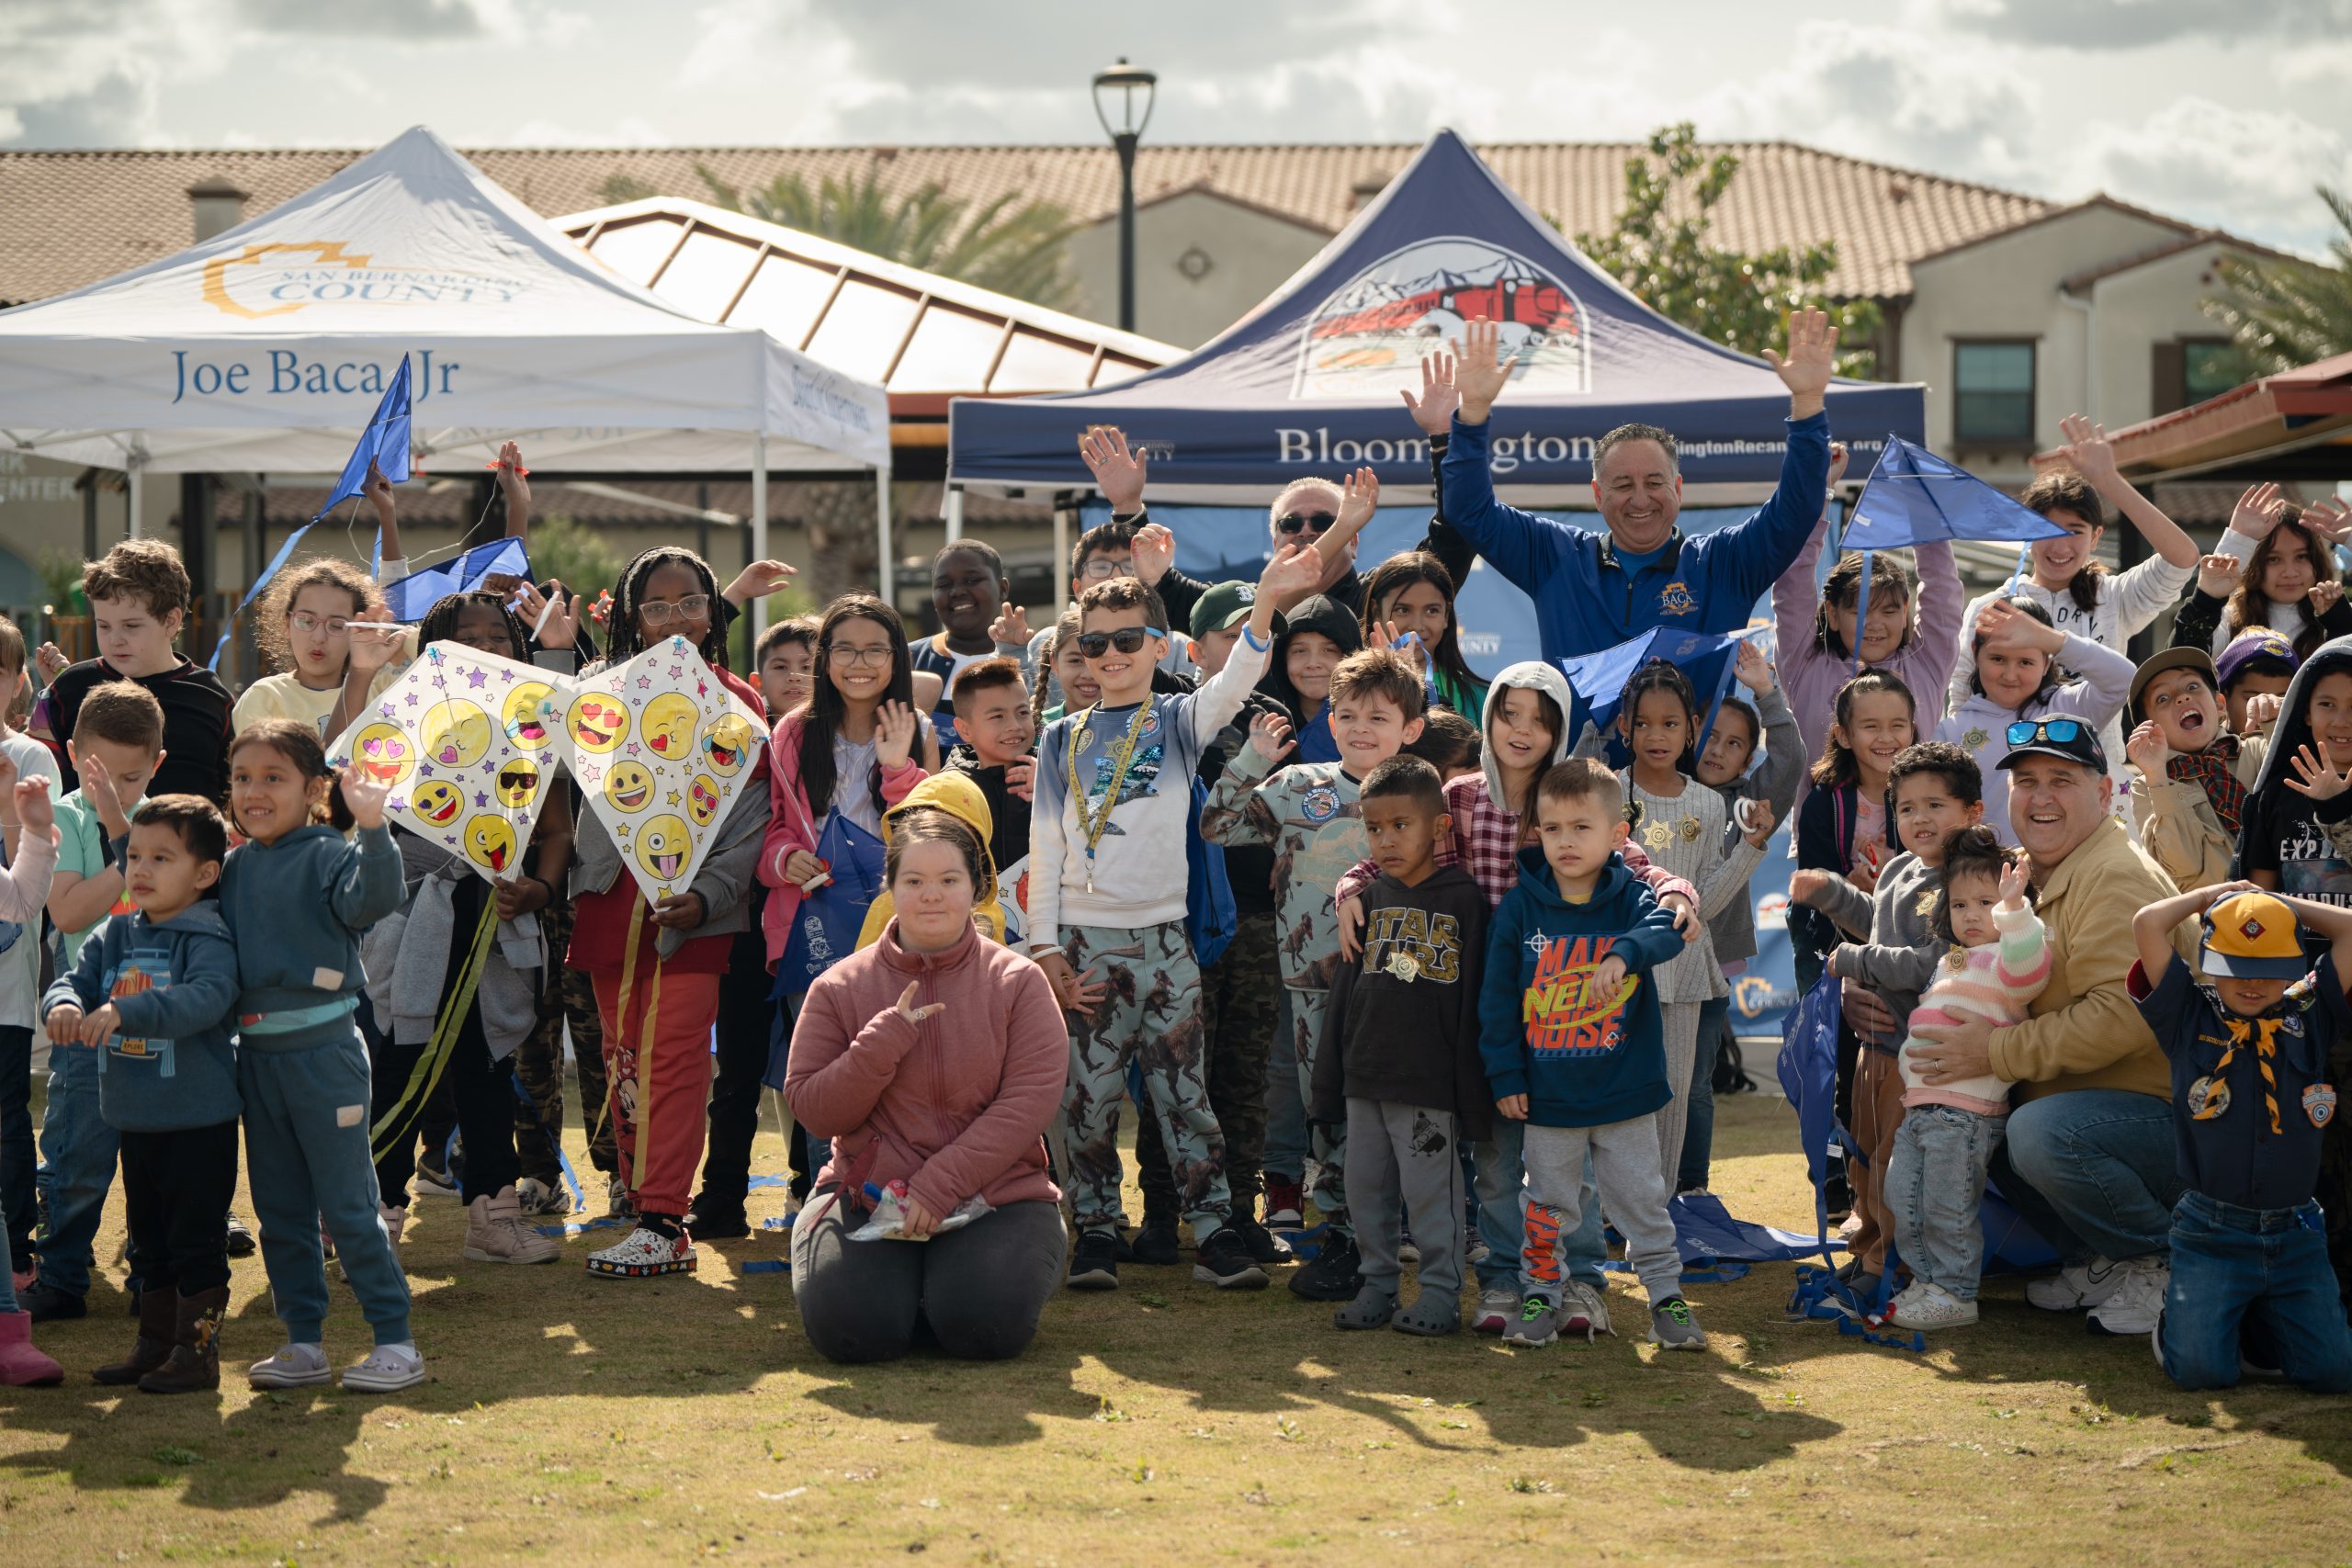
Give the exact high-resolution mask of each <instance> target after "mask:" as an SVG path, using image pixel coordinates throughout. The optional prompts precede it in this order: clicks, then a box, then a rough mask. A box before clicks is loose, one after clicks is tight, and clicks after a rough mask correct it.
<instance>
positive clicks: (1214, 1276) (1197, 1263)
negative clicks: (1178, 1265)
mask: <svg viewBox="0 0 2352 1568" xmlns="http://www.w3.org/2000/svg"><path fill="white" fill-rule="evenodd" d="M1193 1279H1195V1280H1199V1281H1200V1282H1201V1283H1202V1284H1204V1285H1215V1286H1216V1288H1217V1289H1218V1290H1220V1291H1262V1290H1264V1289H1265V1288H1266V1271H1265V1270H1264V1269H1261V1268H1259V1267H1258V1266H1257V1265H1256V1264H1255V1263H1252V1262H1250V1255H1249V1254H1248V1253H1247V1252H1245V1251H1243V1250H1242V1248H1241V1238H1240V1237H1239V1236H1238V1235H1235V1234H1234V1230H1233V1227H1232V1226H1231V1225H1227V1226H1226V1227H1225V1228H1224V1229H1223V1230H1221V1231H1219V1232H1217V1233H1216V1235H1213V1236H1211V1237H1209V1238H1208V1240H1206V1241H1204V1242H1203V1243H1202V1244H1201V1250H1200V1251H1199V1252H1197V1253H1195V1254H1194V1255H1193Z"/></svg>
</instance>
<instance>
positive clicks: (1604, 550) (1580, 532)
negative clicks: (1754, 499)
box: [1442, 413, 1829, 660]
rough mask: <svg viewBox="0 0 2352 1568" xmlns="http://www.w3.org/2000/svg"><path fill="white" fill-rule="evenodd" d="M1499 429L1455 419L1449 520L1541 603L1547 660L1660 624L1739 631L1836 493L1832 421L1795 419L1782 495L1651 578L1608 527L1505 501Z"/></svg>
mask: <svg viewBox="0 0 2352 1568" xmlns="http://www.w3.org/2000/svg"><path fill="white" fill-rule="evenodd" d="M1490 423H1491V422H1489V423H1480V424H1464V423H1462V422H1461V421H1460V420H1459V419H1456V420H1455V421H1454V422H1453V439H1452V441H1451V442H1450V443H1449V444H1448V446H1447V447H1446V451H1445V463H1444V467H1443V469H1442V473H1443V477H1444V481H1445V491H1444V499H1445V516H1446V520H1447V521H1448V522H1450V523H1452V524H1453V526H1454V527H1455V528H1456V529H1458V530H1459V531H1460V532H1461V533H1462V535H1463V536H1464V537H1465V538H1467V539H1468V540H1469V541H1470V543H1471V544H1472V545H1473V546H1474V547H1476V549H1477V551H1478V553H1479V554H1480V555H1482V556H1484V557H1486V558H1487V564H1488V565H1490V566H1492V567H1493V568H1494V569H1495V570H1497V571H1498V572H1501V573H1502V574H1503V577H1504V578H1505V579H1506V580H1507V581H1510V583H1511V585H1512V586H1514V587H1516V588H1517V589H1519V591H1520V592H1522V593H1525V594H1526V595H1527V596H1528V597H1529V598H1530V599H1532V600H1533V601H1535V628H1536V635H1537V636H1538V637H1541V638H1542V639H1543V644H1544V658H1545V659H1547V660H1548V659H1569V658H1574V657H1575V656H1576V655H1577V654H1581V653H1598V652H1600V650H1601V649H1605V648H1614V647H1616V646H1617V645H1618V644H1619V643H1621V642H1623V641H1625V640H1627V639H1628V638H1630V637H1634V636H1637V635H1638V634H1640V633H1642V632H1645V631H1647V630H1649V629H1650V628H1651V627H1652V626H1674V627H1677V628H1679V629H1681V630H1686V631H1694V632H1728V631H1737V630H1738V629H1739V628H1740V627H1742V626H1746V625H1747V622H1748V617H1749V615H1751V614H1752V613H1753V612H1754V610H1755V607H1756V602H1757V601H1758V599H1760V598H1762V597H1763V596H1764V594H1765V592H1767V591H1768V590H1770V588H1771V586H1772V584H1773V583H1774V582H1775V581H1778V580H1779V578H1780V575H1781V572H1783V571H1785V570H1788V566H1789V563H1790V562H1791V561H1792V560H1794V559H1796V558H1797V552H1798V551H1800V550H1802V549H1804V546H1805V541H1806V540H1807V539H1809V538H1811V537H1812V536H1813V527H1814V525H1815V523H1818V522H1819V521H1820V520H1821V502H1822V497H1823V496H1824V494H1826V491H1827V490H1828V485H1829V416H1828V415H1827V414H1826V413H1817V414H1815V415H1813V416H1812V417H1810V418H1808V419H1792V420H1790V421H1789V422H1788V429H1789V436H1788V443H1789V444H1788V451H1787V454H1786V455H1785V456H1783V457H1781V482H1780V484H1779V486H1778V487H1777V488H1775V489H1774V490H1773V491H1772V495H1771V499H1770V500H1769V501H1767V502H1765V503H1764V504H1763V505H1762V506H1761V507H1759V508H1758V509H1757V511H1756V513H1755V514H1754V515H1753V516H1751V517H1749V518H1747V520H1746V521H1744V522H1740V523H1735V524H1733V525H1731V526H1730V527H1728V528H1718V529H1715V530H1714V531H1713V532H1712V533H1707V534H1702V535H1700V536H1698V537H1696V538H1686V537H1684V536H1683V533H1682V530H1680V529H1679V528H1677V529H1676V530H1674V532H1673V533H1672V534H1671V535H1669V536H1668V538H1667V543H1666V548H1665V551H1664V553H1662V554H1661V555H1659V557H1658V558H1657V560H1656V561H1654V562H1653V563H1651V564H1650V565H1649V566H1648V567H1646V568H1645V569H1644V570H1641V571H1639V572H1632V573H1629V572H1628V571H1627V570H1626V569H1625V568H1624V566H1623V564H1621V563H1620V562H1619V561H1618V559H1617V550H1616V546H1615V543H1614V542H1613V541H1612V540H1611V538H1610V536H1609V531H1608V530H1607V529H1606V528H1602V529H1600V530H1594V529H1591V528H1579V527H1577V526H1576V525H1573V524H1569V523H1561V522H1557V521H1555V520H1554V519H1552V518H1549V517H1540V516H1538V515H1536V514H1535V513H1532V512H1521V510H1520V509H1519V508H1518V507H1515V506H1505V505H1504V504H1502V502H1498V501H1497V500H1496V499H1495V480H1494V475H1493V474H1492V473H1491V472H1489V471H1488V469H1487V435H1488V431H1489V424H1490Z"/></svg>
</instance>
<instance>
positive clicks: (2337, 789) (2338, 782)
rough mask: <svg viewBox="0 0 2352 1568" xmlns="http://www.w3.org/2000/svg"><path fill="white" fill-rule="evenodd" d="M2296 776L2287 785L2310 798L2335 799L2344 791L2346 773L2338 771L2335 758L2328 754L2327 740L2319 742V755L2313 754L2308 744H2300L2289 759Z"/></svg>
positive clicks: (2298, 793)
mask: <svg viewBox="0 0 2352 1568" xmlns="http://www.w3.org/2000/svg"><path fill="white" fill-rule="evenodd" d="M2289 761H2290V765H2291V766H2292V767H2293V768H2294V770H2295V776H2294V777H2293V778H2290V779H2289V780H2287V781H2286V784H2287V787H2288V788H2289V789H2291V790H2293V791H2294V792H2295V793H2296V794H2297V795H2302V796H2304V797H2305V798H2306V799H2310V800H2334V799H2335V797H2336V796H2337V795H2342V794H2343V793H2344V786H2345V777H2344V774H2343V773H2339V772H2337V771H2336V767H2335V758H2334V757H2332V756H2330V755H2329V754H2328V750H2327V742H2326V741H2324V740H2323V741H2321V742H2320V743H2319V755H2318V756H2316V757H2314V756H2312V749H2311V748H2310V747H2308V746H2299V747H2297V748H2296V749H2295V754H2294V756H2293V757H2292V758H2290V759H2289Z"/></svg>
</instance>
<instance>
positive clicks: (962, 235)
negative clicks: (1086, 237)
mask: <svg viewBox="0 0 2352 1568" xmlns="http://www.w3.org/2000/svg"><path fill="white" fill-rule="evenodd" d="M695 173H696V174H698V175H701V176H702V181H703V184H705V185H706V186H709V187H710V193H711V198H712V199H713V200H714V201H716V202H717V203H718V205H719V206H721V207H725V208H728V209H731V210H733V211H737V212H743V213H749V214H750V215H751V216H752V217H753V218H757V219H760V220H763V221H765V222H769V223H778V224H781V225H783V226H784V227H785V228H787V229H797V230H800V231H802V232H804V233H809V234H817V235H821V236H822V237H824V238H825V239H828V240H833V241H836V242H838V243H842V244H844V245H848V246H851V247H852V248H854V249H856V250H861V251H865V252H867V253H868V254H873V255H877V256H882V257H885V258H886V259H888V260H890V261H895V262H899V263H902V264H904V265H908V266H911V267H917V268H920V269H922V271H924V272H935V273H938V274H941V275H942V276H947V277H955V278H960V279H962V280H963V281H964V282H966V283H971V284H977V285H978V286H979V287H980V288H989V289H993V290H995V291H996V292H997V293H999V294H1010V295H1012V297H1013V298H1014V299H1028V300H1033V301H1035V303H1037V304H1040V305H1049V306H1053V307H1056V308H1057V309H1059V308H1067V307H1068V306H1069V304H1070V303H1071V301H1072V299H1073V298H1074V297H1075V295H1076V293H1077V287H1076V283H1075V281H1074V280H1073V279H1072V278H1071V276H1070V274H1069V252H1068V249H1067V242H1068V241H1069V236H1070V233H1071V231H1073V229H1074V228H1075V227H1076V225H1074V224H1073V223H1072V222H1071V221H1070V217H1069V213H1068V212H1066V211H1064V210H1063V209H1061V208H1059V207H1057V206H1055V205H1054V204H1053V203H1051V202H1046V201H1022V200H1020V199H1019V198H1018V197H1016V196H1014V195H1012V194H1011V193H1008V194H1006V195H1003V196H1001V197H997V198H996V199H995V200H993V201H990V202H989V203H987V204H986V205H985V206H982V207H981V208H979V209H978V210H974V209H972V206H971V204H970V203H969V202H968V201H967V200H965V199H964V198H963V197H952V196H949V195H947V194H946V192H944V191H943V190H942V189H940V187H939V186H935V185H929V186H923V187H922V189H921V190H918V191H916V192H914V193H913V194H911V195H909V196H903V197H902V196H897V195H894V194H893V193H892V192H890V191H888V190H886V189H884V188H883V186H882V183H881V180H880V177H879V176H878V175H877V174H876V171H875V170H873V169H868V170H867V171H866V173H865V177H864V178H863V179H859V180H836V179H833V178H831V176H828V177H826V178H825V179H824V180H823V181H821V182H820V184H819V185H818V186H817V188H816V189H815V190H813V191H812V190H810V189H809V184H808V182H807V181H806V180H803V179H802V178H801V177H800V176H799V175H796V174H784V175H777V176H776V177H775V179H774V180H772V181H770V182H769V184H768V187H767V189H765V190H763V191H752V192H751V193H749V194H748V195H746V194H745V193H744V192H741V191H739V190H738V189H736V188H735V187H734V186H730V185H729V184H727V183H726V182H725V181H723V180H721V179H720V178H719V177H718V175H715V174H713V173H712V172H711V171H710V170H709V169H708V168H707V167H705V166H704V165H703V164H695Z"/></svg>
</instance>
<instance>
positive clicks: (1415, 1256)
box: [1397, 1231, 1421, 1263]
mask: <svg viewBox="0 0 2352 1568" xmlns="http://www.w3.org/2000/svg"><path fill="white" fill-rule="evenodd" d="M1420 1260H1421V1249H1420V1248H1419V1247H1416V1246H1414V1245H1413V1237H1412V1234H1411V1233H1410V1232H1409V1231H1408V1232H1407V1233H1406V1234H1405V1235H1401V1236H1399V1237H1397V1262H1399V1263H1419V1261H1420Z"/></svg>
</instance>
